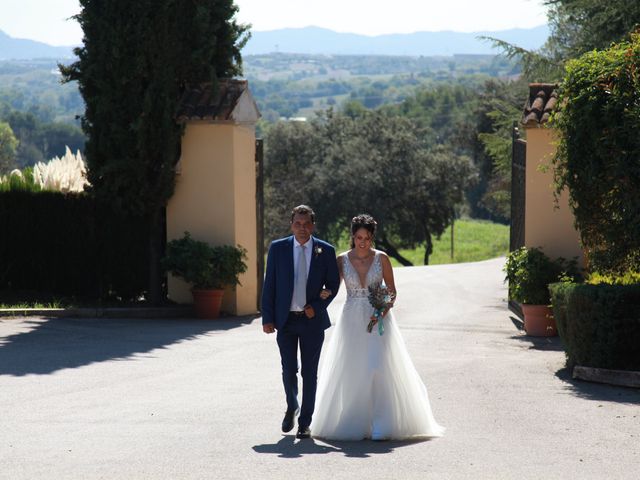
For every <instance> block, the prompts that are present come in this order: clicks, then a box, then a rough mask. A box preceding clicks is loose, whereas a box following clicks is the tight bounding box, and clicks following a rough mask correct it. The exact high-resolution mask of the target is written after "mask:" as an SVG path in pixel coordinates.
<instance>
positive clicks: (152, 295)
mask: <svg viewBox="0 0 640 480" xmlns="http://www.w3.org/2000/svg"><path fill="white" fill-rule="evenodd" d="M162 212H163V210H162V208H161V207H158V208H155V209H154V210H153V212H152V213H151V216H150V218H149V278H148V283H147V301H148V302H149V303H150V304H151V305H155V306H157V305H160V304H161V303H162V301H163V298H162V297H163V295H162V271H161V269H160V258H161V257H162V253H163V252H162V234H163V233H164V229H163V228H162Z"/></svg>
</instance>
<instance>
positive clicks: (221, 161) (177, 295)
mask: <svg viewBox="0 0 640 480" xmlns="http://www.w3.org/2000/svg"><path fill="white" fill-rule="evenodd" d="M255 202H256V185H255V131H254V129H253V127H251V126H244V125H232V124H220V123H218V124H212V123H189V124H188V125H187V127H186V130H185V133H184V137H183V140H182V156H181V159H180V173H179V174H178V175H177V177H176V189H175V193H174V195H173V197H172V198H171V199H170V201H169V203H168V205H167V239H168V240H172V239H174V238H180V237H182V235H183V234H184V232H185V231H189V232H191V236H192V237H193V238H195V239H196V240H202V241H206V242H208V243H210V244H212V245H223V244H229V245H237V244H239V245H242V246H243V247H244V248H246V249H247V251H248V257H249V258H248V260H247V266H248V270H247V272H246V273H245V274H243V275H242V276H241V277H240V282H241V283H242V286H238V287H237V288H236V290H235V292H234V291H232V290H231V289H229V290H228V291H227V292H225V297H224V301H223V304H222V309H223V310H224V311H226V312H230V313H234V314H237V315H245V314H249V313H253V312H255V311H256V310H257V288H258V286H257V245H256V207H255ZM168 290H169V298H170V299H171V300H174V301H176V302H179V303H191V302H192V297H191V292H190V285H187V284H186V283H185V282H184V281H183V280H182V279H181V278H174V277H172V276H169V284H168Z"/></svg>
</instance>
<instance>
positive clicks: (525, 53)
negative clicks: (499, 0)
mask: <svg viewBox="0 0 640 480" xmlns="http://www.w3.org/2000/svg"><path fill="white" fill-rule="evenodd" d="M544 4H545V5H547V6H548V7H549V10H548V11H547V18H548V20H549V26H550V29H551V35H550V36H549V39H548V40H547V42H546V43H545V45H544V46H543V47H542V48H541V49H540V50H539V51H529V50H526V49H524V48H521V47H518V46H517V45H512V44H509V43H507V42H504V41H502V40H499V39H495V38H487V37H483V38H485V39H488V40H490V41H492V42H493V43H494V45H496V46H497V47H500V48H502V49H503V51H504V52H505V53H506V55H507V57H509V58H518V59H519V60H520V61H521V64H522V68H523V72H524V75H525V77H526V78H527V79H528V80H529V81H557V80H559V79H561V78H562V77H563V74H564V66H565V64H566V62H567V61H568V60H570V59H572V58H577V57H578V56H580V55H582V54H583V53H586V52H589V51H591V50H594V49H602V48H607V47H609V46H610V45H611V44H612V43H614V42H619V41H622V40H624V39H625V38H627V37H628V35H629V33H630V32H631V31H633V30H634V29H635V28H636V26H637V25H638V24H640V2H633V1H632V2H630V1H629V0H545V2H544Z"/></svg>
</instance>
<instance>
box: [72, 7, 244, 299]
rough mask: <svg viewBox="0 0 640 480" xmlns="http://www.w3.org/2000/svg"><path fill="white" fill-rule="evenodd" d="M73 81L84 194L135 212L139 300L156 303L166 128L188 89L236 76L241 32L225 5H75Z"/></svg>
mask: <svg viewBox="0 0 640 480" xmlns="http://www.w3.org/2000/svg"><path fill="white" fill-rule="evenodd" d="M80 4H81V7H82V8H81V11H80V13H79V14H78V15H76V16H75V19H76V20H77V21H78V22H79V23H80V26H81V27H82V29H83V32H84V39H83V40H84V45H83V46H82V47H80V48H77V49H76V50H75V53H76V55H77V56H78V60H77V61H76V62H75V63H73V64H71V65H68V66H61V71H62V73H63V76H64V79H65V80H66V81H71V80H77V81H78V85H79V88H80V93H81V94H82V97H83V98H84V101H85V104H86V110H85V114H84V117H83V119H82V128H83V130H84V131H85V133H86V134H87V137H88V139H87V144H86V148H85V153H86V157H87V163H88V176H89V181H90V182H91V184H92V185H93V187H94V193H95V194H96V195H97V196H99V197H103V198H108V199H111V200H112V201H113V202H114V203H115V204H116V206H117V207H119V208H120V209H122V210H127V211H132V212H136V213H138V214H140V215H141V216H142V217H143V218H144V219H145V221H146V222H147V224H148V228H149V232H150V233H149V247H150V248H149V251H150V259H149V292H148V294H149V299H150V300H151V301H152V302H153V303H157V302H158V301H159V300H160V297H161V294H160V285H161V273H160V272H161V270H160V265H159V260H160V255H161V242H162V215H163V209H164V206H165V205H166V202H167V200H168V199H169V198H170V197H171V195H172V193H173V188H174V182H175V177H174V166H175V164H176V162H177V160H178V158H179V154H180V138H181V132H182V130H181V127H180V126H178V125H177V124H176V123H175V121H174V118H173V116H174V113H175V111H176V108H177V105H178V101H179V99H180V95H181V93H182V92H183V91H184V89H185V88H187V86H188V85H189V84H190V83H199V82H211V83H212V84H213V85H214V86H215V85H216V81H217V79H218V78H222V77H230V76H233V75H236V74H238V73H240V72H241V56H240V50H241V48H242V46H243V45H244V42H246V40H247V36H246V35H245V33H246V31H247V29H248V27H247V26H245V25H239V24H238V23H236V21H235V19H234V15H235V14H236V12H237V7H236V6H235V4H234V2H233V1H232V0H218V1H212V0H209V1H200V0H183V1H178V0H161V1H158V0H139V1H136V2H130V1H128V0H113V1H110V2H103V1H98V0H81V1H80Z"/></svg>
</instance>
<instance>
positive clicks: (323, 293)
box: [320, 288, 332, 300]
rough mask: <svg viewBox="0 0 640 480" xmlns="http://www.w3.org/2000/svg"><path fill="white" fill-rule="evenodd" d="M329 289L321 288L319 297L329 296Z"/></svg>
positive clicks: (325, 297)
mask: <svg viewBox="0 0 640 480" xmlns="http://www.w3.org/2000/svg"><path fill="white" fill-rule="evenodd" d="M331 293H332V292H331V290H327V289H326V288H324V289H322V291H321V292H320V298H321V299H322V300H326V299H327V298H329V297H330V296H331Z"/></svg>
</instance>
